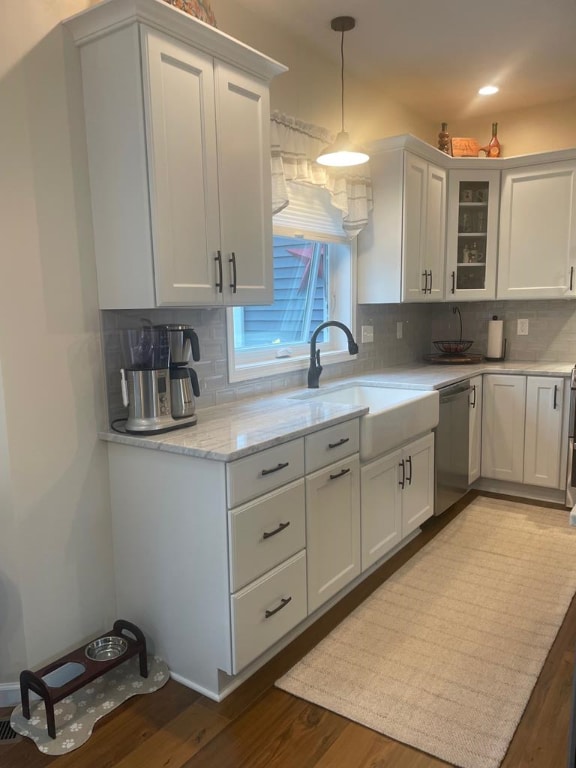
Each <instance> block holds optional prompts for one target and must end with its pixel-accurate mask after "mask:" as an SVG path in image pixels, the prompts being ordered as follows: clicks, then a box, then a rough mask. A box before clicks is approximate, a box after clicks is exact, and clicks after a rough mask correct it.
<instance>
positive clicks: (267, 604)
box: [230, 551, 308, 672]
mask: <svg viewBox="0 0 576 768" xmlns="http://www.w3.org/2000/svg"><path fill="white" fill-rule="evenodd" d="M230 603H231V612H232V670H233V671H234V672H239V671H240V670H242V669H244V667H246V666H247V665H248V664H249V663H250V662H251V661H253V660H254V659H255V658H256V657H257V656H260V654H261V653H264V651H265V650H266V649H267V648H270V646H271V645H274V643H275V642H276V641H277V640H280V638H281V637H283V636H284V635H285V634H286V633H287V632H288V631H289V630H291V629H292V628H293V627H295V626H296V625H297V624H299V623H300V622H301V621H304V619H305V618H306V616H307V614H308V611H307V608H306V552H305V551H302V552H299V553H298V554H297V555H294V557H292V558H290V560H288V561H287V562H284V563H282V564H281V565H279V566H278V567H277V568H275V569H274V570H272V571H270V572H268V573H266V574H265V575H264V576H262V578H260V579H258V580H257V581H256V582H253V583H252V584H249V585H248V586H247V587H245V588H244V589H242V590H240V592H237V593H236V594H235V595H233V596H232V598H231V601H230Z"/></svg>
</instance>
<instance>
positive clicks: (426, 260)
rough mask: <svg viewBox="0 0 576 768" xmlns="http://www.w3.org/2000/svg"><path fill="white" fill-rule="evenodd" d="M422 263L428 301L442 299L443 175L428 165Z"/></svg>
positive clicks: (444, 187)
mask: <svg viewBox="0 0 576 768" xmlns="http://www.w3.org/2000/svg"><path fill="white" fill-rule="evenodd" d="M423 246H424V251H423V253H422V263H423V265H424V269H425V270H427V271H428V293H427V300H428V301H442V300H443V298H444V273H445V269H444V265H445V259H446V171H445V170H444V169H443V168H438V167H436V166H434V165H430V164H429V165H428V184H427V190H426V230H425V237H424V243H423Z"/></svg>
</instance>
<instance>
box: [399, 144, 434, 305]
mask: <svg viewBox="0 0 576 768" xmlns="http://www.w3.org/2000/svg"><path fill="white" fill-rule="evenodd" d="M427 187H428V163H427V162H426V161H425V160H421V159H420V158H419V157H416V156H414V155H411V154H410V153H408V152H407V153H405V155H404V220H403V233H402V267H403V268H402V298H403V300H404V301H425V300H426V299H427V296H428V275H427V273H426V274H425V273H424V271H425V270H424V264H423V262H422V253H423V250H424V241H425V233H426V194H427Z"/></svg>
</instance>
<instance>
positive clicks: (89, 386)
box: [0, 0, 115, 683]
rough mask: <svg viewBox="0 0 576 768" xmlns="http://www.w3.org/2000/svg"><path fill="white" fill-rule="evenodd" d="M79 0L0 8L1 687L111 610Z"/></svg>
mask: <svg viewBox="0 0 576 768" xmlns="http://www.w3.org/2000/svg"><path fill="white" fill-rule="evenodd" d="M84 5H85V3H83V2H81V0H77V2H71V0H68V2H65V1H64V0H59V1H55V0H19V2H17V3H16V2H6V1H4V2H2V3H0V115H1V116H2V118H1V120H0V168H1V169H2V173H1V175H0V232H1V233H2V235H1V241H0V249H1V258H0V368H1V374H2V389H3V398H2V408H1V411H0V459H1V461H2V467H1V470H0V502H1V506H0V530H1V534H0V683H2V682H7V681H14V680H16V679H17V673H18V671H19V670H20V669H21V668H22V667H23V666H24V665H25V664H26V665H27V666H32V667H34V666H37V665H38V664H39V663H41V662H43V661H44V660H46V659H47V658H49V657H52V656H57V655H60V653H61V652H62V651H63V650H64V649H66V648H68V647H70V646H71V645H75V644H76V643H77V642H79V641H80V639H81V638H84V637H86V636H89V635H93V634H95V633H97V632H100V631H101V630H102V628H103V626H105V624H107V623H108V621H110V620H111V619H112V617H113V616H114V614H115V605H114V589H113V577H112V560H111V532H110V509H109V506H110V505H109V492H108V479H107V461H106V450H105V446H104V445H103V444H102V443H101V442H100V441H99V440H98V439H97V430H98V427H99V425H100V424H101V423H102V421H101V420H102V419H103V417H104V403H103V386H102V374H101V351H100V341H99V316H98V309H97V296H96V281H95V268H94V262H93V255H92V245H91V239H92V236H91V225H90V217H89V198H88V189H87V177H86V159H85V148H84V141H83V125H82V122H81V121H82V112H81V99H80V89H79V79H78V75H77V72H78V69H77V63H78V62H77V50H76V48H75V47H74V46H73V45H72V44H71V43H70V42H69V41H68V42H67V43H66V44H65V42H64V35H63V31H62V28H61V27H60V25H59V22H60V19H61V18H63V17H65V16H67V15H70V14H71V13H72V12H74V11H77V10H80V9H81V8H82V7H83V6H84Z"/></svg>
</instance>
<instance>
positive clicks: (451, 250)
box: [446, 170, 500, 301]
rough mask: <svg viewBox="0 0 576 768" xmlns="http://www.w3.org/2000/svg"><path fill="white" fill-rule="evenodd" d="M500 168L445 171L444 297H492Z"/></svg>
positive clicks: (470, 298) (494, 283)
mask: <svg viewBox="0 0 576 768" xmlns="http://www.w3.org/2000/svg"><path fill="white" fill-rule="evenodd" d="M499 200H500V171H473V170H472V171H452V170H451V171H449V186H448V225H447V227H448V229H447V234H446V241H447V242H446V296H447V297H448V298H457V299H458V300H468V301H471V300H478V299H484V300H486V299H493V298H494V297H495V296H496V261H497V250H496V249H497V245H498V238H497V234H498V207H499Z"/></svg>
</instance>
